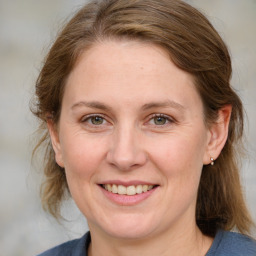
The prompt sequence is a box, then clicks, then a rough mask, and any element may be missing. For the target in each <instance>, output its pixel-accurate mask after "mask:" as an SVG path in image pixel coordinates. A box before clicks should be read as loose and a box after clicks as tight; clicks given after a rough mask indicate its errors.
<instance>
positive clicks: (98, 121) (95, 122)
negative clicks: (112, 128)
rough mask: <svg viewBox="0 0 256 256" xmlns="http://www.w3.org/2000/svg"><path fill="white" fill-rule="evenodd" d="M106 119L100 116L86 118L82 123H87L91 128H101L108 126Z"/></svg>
mask: <svg viewBox="0 0 256 256" xmlns="http://www.w3.org/2000/svg"><path fill="white" fill-rule="evenodd" d="M106 122H107V121H106V119H105V118H104V117H102V116H100V115H90V116H85V117H84V118H83V119H82V123H87V124H89V125H91V126H100V125H104V124H106Z"/></svg>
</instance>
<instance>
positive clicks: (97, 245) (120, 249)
mask: <svg viewBox="0 0 256 256" xmlns="http://www.w3.org/2000/svg"><path fill="white" fill-rule="evenodd" d="M90 230H91V238H92V243H91V245H90V247H89V254H88V255H89V256H103V255H113V256H133V255H149V256H150V255H161V256H167V255H168V256H170V255H171V256H183V255H184V256H185V255H190V256H203V255H205V254H206V253H207V251H208V250H209V248H210V246H211V244H212V241H213V239H212V238H210V237H207V236H205V235H203V234H202V233H201V231H200V230H199V229H198V227H197V226H196V224H195V223H194V225H193V226H192V227H186V228H185V229H182V231H180V232H177V230H176V229H172V230H166V231H165V232H162V233H161V234H157V235H155V236H154V237H153V236H152V237H147V238H143V239H119V238H116V237H111V236H109V235H107V234H106V233H103V232H101V231H100V232H98V231H99V230H97V228H96V227H92V226H90Z"/></svg>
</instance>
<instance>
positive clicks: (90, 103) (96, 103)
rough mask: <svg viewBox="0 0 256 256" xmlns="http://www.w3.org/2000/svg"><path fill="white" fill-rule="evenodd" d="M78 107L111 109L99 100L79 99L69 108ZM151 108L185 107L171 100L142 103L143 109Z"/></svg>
mask: <svg viewBox="0 0 256 256" xmlns="http://www.w3.org/2000/svg"><path fill="white" fill-rule="evenodd" d="M78 107H88V108H95V109H100V110H105V111H107V110H111V109H112V108H111V107H109V106H107V105H105V104H104V103H101V102H99V101H79V102H77V103H75V104H74V105H72V107H71V109H72V110H74V109H75V108H78ZM152 108H174V109H178V110H182V111H183V110H185V107H184V106H183V105H181V104H179V103H178V102H175V101H172V100H167V101H163V102H150V103H146V104H144V105H143V106H142V107H141V109H142V110H143V111H146V110H150V109H152Z"/></svg>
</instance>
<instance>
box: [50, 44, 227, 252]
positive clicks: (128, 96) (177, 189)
mask: <svg viewBox="0 0 256 256" xmlns="http://www.w3.org/2000/svg"><path fill="white" fill-rule="evenodd" d="M230 113H231V108H230V106H227V107H225V108H223V109H222V110H221V111H220V112H219V120H218V122H216V124H215V125H212V126H211V127H210V128H209V127H206V125H205V122H204V116H203V105H202V101H201V99H200V96H199V94H198V93H197V91H196V88H195V85H194V84H193V78H192V77H191V75H190V74H188V73H186V72H184V71H182V70H180V69H179V68H177V67H176V66H175V65H174V64H173V63H172V62H171V60H170V58H169V57H168V56H167V54H166V53H165V52H164V51H163V50H162V49H161V48H159V47H157V46H154V45H150V44H143V43H140V42H133V41H127V42H123V41H122V42H120V41H104V42H101V43H97V44H95V45H94V46H93V47H92V48H90V49H89V50H87V51H85V52H84V53H83V54H82V55H81V57H80V58H79V60H78V62H77V64H76V66H75V68H74V69H73V71H72V72H71V74H70V75H69V78H68V80H67V84H66V88H65V92H64V96H63V102H62V109H61V116H60V120H59V123H58V126H57V127H58V128H57V129H55V126H54V124H53V123H51V121H49V122H48V127H49V131H50V134H51V139H52V144H53V148H54V150H55V153H56V161H57V163H58V164H59V165H60V166H62V167H64V168H65V172H66V176H67V181H68V185H69V189H70V192H71V194H72V197H73V199H74V200H75V202H76V204H77V206H78V207H79V209H80V210H81V212H82V213H83V214H84V216H85V217H86V218H87V221H88V225H89V228H90V232H91V237H92V243H91V245H90V248H89V255H197V256H198V255H205V254H206V252H207V250H208V249H209V247H210V245H211V243H212V238H209V237H206V236H204V235H203V234H202V233H201V232H200V230H199V229H198V228H197V226H196V222H195V207H196V198H197V190H198V185H199V181H200V175H201V171H202V167H203V165H204V164H210V162H211V161H210V157H211V156H212V157H213V158H214V159H216V158H217V157H218V155H219V154H220V152H221V149H222V148H223V146H224V144H225V141H226V138H227V127H228V122H229V117H230ZM91 115H94V116H95V115H96V116H100V118H102V119H99V120H100V122H99V123H97V124H95V117H93V118H92V117H91ZM155 115H157V116H159V115H162V116H161V118H160V119H158V120H157V119H155ZM106 180H120V181H132V180H139V181H144V182H146V183H152V184H156V185H158V187H157V189H155V191H154V192H153V193H152V194H151V195H150V196H149V197H148V198H147V199H145V200H143V201H142V202H140V203H138V204H135V205H131V206H123V205H120V204H116V203H114V202H113V201H111V200H109V199H108V198H107V197H106V196H105V195H104V193H103V191H102V188H101V187H100V186H99V184H102V183H104V182H105V181H106Z"/></svg>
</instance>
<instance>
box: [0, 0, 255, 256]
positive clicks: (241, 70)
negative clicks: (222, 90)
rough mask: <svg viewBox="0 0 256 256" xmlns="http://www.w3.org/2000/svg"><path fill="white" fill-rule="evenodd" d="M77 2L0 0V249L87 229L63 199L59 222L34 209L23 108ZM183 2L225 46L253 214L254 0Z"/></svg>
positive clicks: (35, 248)
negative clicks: (239, 102)
mask: <svg viewBox="0 0 256 256" xmlns="http://www.w3.org/2000/svg"><path fill="white" fill-rule="evenodd" d="M85 2H86V1H82V0H72V1H71V0H54V1H50V0H44V1H34V0H10V1H6V0H0V175H1V176H0V207H1V208H0V256H23V255H24V256H25V255H26V256H29V255H31V256H32V255H36V254H38V253H39V252H42V251H44V250H46V249H48V248H50V247H52V246H54V245H57V244H58V243H61V242H63V241H66V240H69V239H73V238H76V237H80V236H81V235H82V234H83V233H84V232H85V231H86V230H87V225H86V221H85V220H84V218H83V217H82V216H81V214H80V213H79V211H78V210H77V208H76V207H75V206H74V203H73V202H71V201H70V202H66V203H65V205H64V208H63V215H64V217H65V218H66V221H63V222H62V223H57V222H56V221H55V220H54V219H53V218H51V217H50V216H48V215H47V214H45V213H44V212H43V210H42V209H41V206H40V198H39V186H40V179H41V176H40V170H41V169H40V168H41V167H40V166H38V164H37V163H36V162H35V163H34V164H33V165H32V164H31V152H32V148H33V145H34V141H33V132H34V131H35V129H36V125H37V122H36V120H35V118H34V117H33V116H32V114H31V113H30V110H29V101H30V99H31V97H32V95H33V91H34V84H35V80H36V78H37V75H38V73H39V70H40V68H41V66H42V61H43V58H44V56H45V54H46V53H47V51H48V50H49V47H50V46H51V44H52V42H53V40H54V39H55V36H56V33H57V31H59V29H60V28H61V27H62V25H63V24H64V23H65V21H67V20H68V19H69V18H70V17H71V16H72V14H74V12H75V11H76V10H77V9H78V8H79V7H80V6H82V5H83V4H84V3H85ZM186 2H188V3H190V4H192V5H194V6H195V7H197V8H199V9H200V10H201V11H202V12H203V13H205V14H206V16H207V17H208V18H209V19H210V20H211V22H212V23H213V25H214V26H215V27H216V28H217V30H218V31H219V33H220V34H221V36H222V37H223V38H224V40H225V41H226V43H227V44H228V46H229V49H230V51H231V55H232V59H233V78H232V84H233V86H234V87H235V88H236V89H237V91H238V93H239V95H240V96H241V97H242V99H243V102H244V105H245V108H246V111H247V115H248V125H247V128H246V133H247V139H248V143H247V144H248V145H247V146H248V152H249V157H248V159H246V160H245V161H244V167H243V170H242V172H241V175H242V182H243V185H244V190H245V194H246V198H247V201H248V205H249V208H250V209H251V212H252V215H253V218H254V220H256V114H255V112H256V100H255V97H256V85H255V81H256V1H255V0H214V1H212V0H195V1H193V0H187V1H186ZM254 235H255V233H254Z"/></svg>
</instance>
